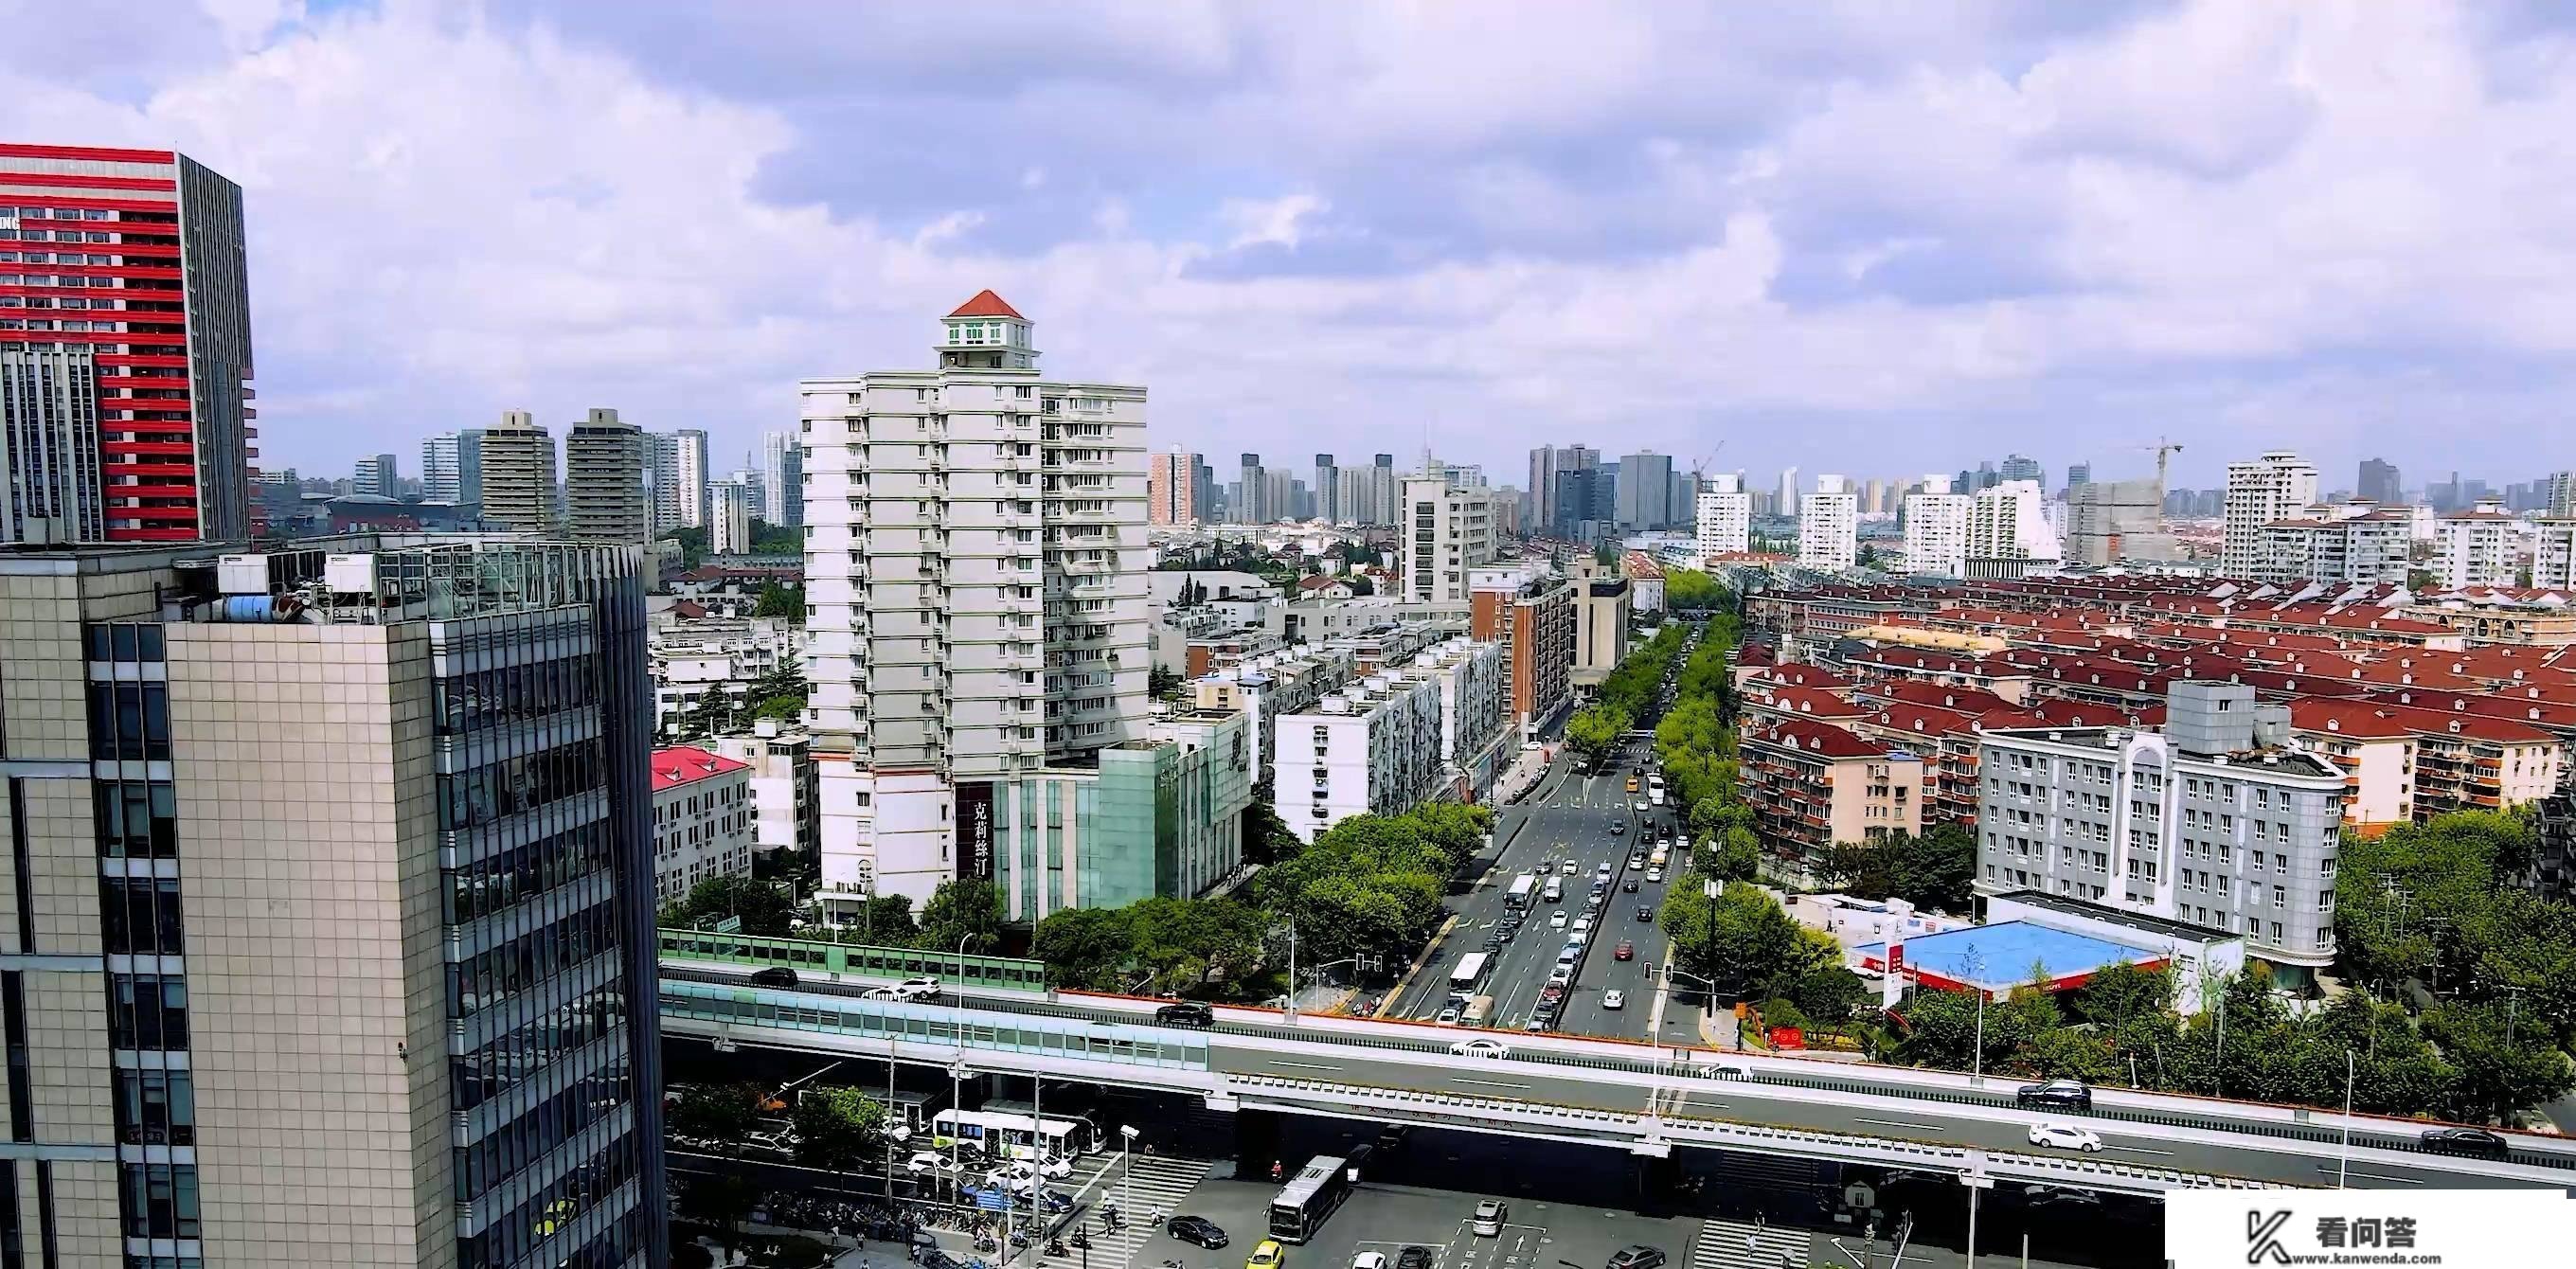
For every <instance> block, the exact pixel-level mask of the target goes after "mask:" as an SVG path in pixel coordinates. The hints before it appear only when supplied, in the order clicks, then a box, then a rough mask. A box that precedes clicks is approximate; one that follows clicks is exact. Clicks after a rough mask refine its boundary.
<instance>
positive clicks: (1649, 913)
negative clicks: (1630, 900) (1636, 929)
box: [1637, 903, 1655, 921]
mask: <svg viewBox="0 0 2576 1269" xmlns="http://www.w3.org/2000/svg"><path fill="white" fill-rule="evenodd" d="M1637 919H1638V920H1640V921H1652V920H1654V919H1655V910H1654V909H1653V908H1650V907H1647V906H1646V905H1645V904H1642V903H1641V904H1638V905H1637Z"/></svg>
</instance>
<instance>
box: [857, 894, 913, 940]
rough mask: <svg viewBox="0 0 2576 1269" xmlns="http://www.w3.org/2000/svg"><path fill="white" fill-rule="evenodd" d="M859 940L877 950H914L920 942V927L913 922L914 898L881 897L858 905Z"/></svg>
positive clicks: (878, 896) (890, 895) (907, 896)
mask: <svg viewBox="0 0 2576 1269" xmlns="http://www.w3.org/2000/svg"><path fill="white" fill-rule="evenodd" d="M858 934H859V937H861V938H863V939H866V940H867V941H868V942H869V943H870V944H872V945H874V946H877V947H912V946H915V945H917V944H919V943H920V942H921V927H920V925H918V924H916V923H915V922H914V921H913V919H912V896H911V895H908V894H878V895H870V896H868V900H867V902H866V903H863V904H861V905H859V921H858Z"/></svg>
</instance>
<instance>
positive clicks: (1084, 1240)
mask: <svg viewBox="0 0 2576 1269" xmlns="http://www.w3.org/2000/svg"><path fill="white" fill-rule="evenodd" d="M1073 1245H1074V1247H1075V1248H1076V1249H1077V1250H1081V1251H1089V1250H1091V1231H1089V1230H1087V1229H1077V1230H1075V1231H1073Z"/></svg>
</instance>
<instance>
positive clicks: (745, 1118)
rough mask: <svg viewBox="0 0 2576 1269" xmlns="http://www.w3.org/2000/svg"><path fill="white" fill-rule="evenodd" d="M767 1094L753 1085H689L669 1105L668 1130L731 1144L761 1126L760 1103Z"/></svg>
mask: <svg viewBox="0 0 2576 1269" xmlns="http://www.w3.org/2000/svg"><path fill="white" fill-rule="evenodd" d="M766 1100H768V1094H766V1093H764V1092H762V1091H761V1090H760V1088H759V1086H758V1085H753V1084H692V1085H689V1086H687V1087H684V1088H682V1089H681V1090H680V1100H679V1103H678V1104H677V1105H674V1106H673V1107H671V1131H672V1132H674V1133H677V1134H679V1135H680V1136H683V1137H701V1138H704V1139H706V1140H708V1141H716V1142H722V1143H725V1144H727V1145H733V1144H737V1143H739V1142H741V1140H742V1139H743V1138H744V1137H747V1136H749V1135H750V1134H751V1130H752V1129H754V1128H756V1127H758V1126H759V1125H760V1104H761V1103H762V1102H763V1101H766Z"/></svg>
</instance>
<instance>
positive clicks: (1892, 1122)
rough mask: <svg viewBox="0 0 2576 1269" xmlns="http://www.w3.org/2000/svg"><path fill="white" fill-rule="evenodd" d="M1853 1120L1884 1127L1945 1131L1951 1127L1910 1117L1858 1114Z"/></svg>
mask: <svg viewBox="0 0 2576 1269" xmlns="http://www.w3.org/2000/svg"><path fill="white" fill-rule="evenodd" d="M1852 1122H1853V1123H1859V1124H1877V1125H1878V1126H1879V1127H1882V1128H1929V1129H1931V1130H1932V1131H1934V1132H1945V1131H1948V1129H1949V1127H1950V1125H1948V1124H1918V1123H1915V1122H1914V1121H1912V1120H1910V1119H1864V1118H1862V1117H1861V1116H1858V1115H1854V1116H1852Z"/></svg>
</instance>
